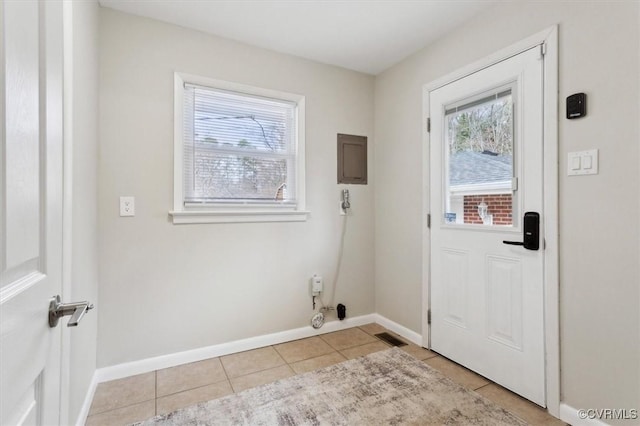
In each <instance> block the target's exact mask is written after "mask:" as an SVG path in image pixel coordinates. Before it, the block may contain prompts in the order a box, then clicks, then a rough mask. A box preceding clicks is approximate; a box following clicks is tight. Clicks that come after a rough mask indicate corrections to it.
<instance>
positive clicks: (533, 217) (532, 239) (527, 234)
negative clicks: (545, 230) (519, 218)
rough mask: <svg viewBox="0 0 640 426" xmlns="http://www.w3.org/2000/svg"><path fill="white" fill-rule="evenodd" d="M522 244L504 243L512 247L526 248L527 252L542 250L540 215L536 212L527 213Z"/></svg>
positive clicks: (516, 242)
mask: <svg viewBox="0 0 640 426" xmlns="http://www.w3.org/2000/svg"><path fill="white" fill-rule="evenodd" d="M522 234H523V235H522V242H520V241H503V243H504V244H509V245H512V246H524V248H526V249H527V250H539V249H540V214H539V213H536V212H526V213H525V214H524V221H523V225H522Z"/></svg>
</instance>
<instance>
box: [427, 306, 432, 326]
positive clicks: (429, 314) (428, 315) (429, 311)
mask: <svg viewBox="0 0 640 426" xmlns="http://www.w3.org/2000/svg"><path fill="white" fill-rule="evenodd" d="M427 324H431V309H429V310H428V311H427Z"/></svg>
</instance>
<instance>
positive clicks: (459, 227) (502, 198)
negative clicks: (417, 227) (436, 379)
mask: <svg viewBox="0 0 640 426" xmlns="http://www.w3.org/2000/svg"><path fill="white" fill-rule="evenodd" d="M543 61H544V55H543V54H542V49H541V46H537V47H536V48H532V49H529V50H527V51H525V52H523V53H520V54H518V55H516V56H513V57H511V58H509V59H506V60H504V61H502V62H499V63H497V64H495V65H492V66H490V67H488V68H485V69H482V70H480V71H478V72H475V73H473V74H470V75H468V76H467V77H464V78H462V79H459V80H456V81H454V82H452V83H450V84H447V85H446V86H443V87H440V88H438V89H435V90H433V91H431V92H430V93H429V110H430V114H431V134H430V158H431V160H430V163H431V169H430V182H431V184H430V188H431V191H430V204H431V213H432V218H433V219H432V226H431V251H430V253H431V255H430V256H431V263H430V265H431V281H430V282H431V284H430V304H431V330H430V333H431V334H430V338H431V347H432V349H433V350H435V351H436V352H439V353H441V354H442V355H444V356H446V357H448V358H450V359H452V360H454V361H456V362H458V363H460V364H462V365H464V366H466V367H468V368H470V369H471V370H474V371H476V372H478V373H480V374H482V375H483V376H486V377H488V378H489V379H491V380H493V381H495V382H497V383H499V384H501V385H502V386H504V387H506V388H508V389H511V390H512V391H514V392H516V393H518V394H520V395H522V396H524V397H525V398H527V399H529V400H531V401H533V402H535V403H537V404H539V405H542V406H544V405H545V403H546V401H545V364H544V362H545V358H544V354H545V351H544V309H543V303H544V294H543V284H544V256H543V250H544V242H543V241H542V238H541V237H539V238H538V239H537V241H538V242H539V244H540V247H539V249H538V250H530V249H527V248H525V247H523V246H518V245H508V244H505V243H504V241H507V242H509V241H516V242H518V241H523V216H524V214H525V213H526V212H536V213H539V214H542V212H543V176H544V174H543ZM543 226H544V218H541V219H540V235H544V233H543Z"/></svg>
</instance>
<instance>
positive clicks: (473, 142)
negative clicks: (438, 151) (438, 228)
mask: <svg viewBox="0 0 640 426" xmlns="http://www.w3.org/2000/svg"><path fill="white" fill-rule="evenodd" d="M513 90H514V89H513V88H512V87H508V88H505V87H502V88H500V89H498V90H494V91H492V92H489V93H484V94H482V95H480V96H475V97H473V98H469V99H466V100H463V101H461V102H457V103H455V104H452V105H449V106H447V108H446V109H445V126H446V133H445V143H446V144H447V145H448V146H447V149H446V150H445V153H446V154H445V155H446V158H445V164H446V167H445V173H446V174H447V176H446V180H445V182H446V190H445V191H444V194H445V200H444V204H445V210H444V211H445V215H444V216H445V217H444V222H445V223H447V224H475V225H489V226H491V225H496V226H512V225H513V214H514V211H513V206H514V196H515V192H514V187H515V185H514V181H515V180H514V176H515V175H514V167H513V158H514V155H513V154H514V139H513V135H514V131H513V129H514V127H513V121H514V120H513V95H514V94H513Z"/></svg>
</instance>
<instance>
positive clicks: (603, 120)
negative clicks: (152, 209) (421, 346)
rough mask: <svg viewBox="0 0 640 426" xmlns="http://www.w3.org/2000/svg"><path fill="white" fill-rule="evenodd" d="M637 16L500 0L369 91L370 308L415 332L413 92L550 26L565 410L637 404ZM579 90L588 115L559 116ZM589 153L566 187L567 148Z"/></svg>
mask: <svg viewBox="0 0 640 426" xmlns="http://www.w3.org/2000/svg"><path fill="white" fill-rule="evenodd" d="M638 16H639V14H638V3H637V2H623V3H620V2H615V3H608V4H604V3H595V2H594V3H587V2H580V3H578V2H503V3H500V4H499V5H498V6H496V7H494V8H493V9H490V10H489V11H487V12H486V13H483V14H481V15H479V16H477V17H476V18H474V19H472V20H471V21H469V22H467V24H466V25H464V26H463V27H462V28H460V29H458V30H457V31H455V32H454V33H452V34H451V35H449V36H447V37H445V38H443V39H441V40H439V41H438V42H436V43H434V44H432V45H430V46H429V47H427V48H425V49H424V50H422V51H420V52H419V53H417V54H415V55H413V56H412V57H410V58H408V59H406V60H405V61H403V62H401V63H400V64H398V65H396V66H394V67H392V68H391V69H389V70H387V71H385V72H384V73H382V74H381V75H379V76H378V77H377V78H376V84H375V96H376V111H375V132H376V187H375V194H376V197H375V211H376V267H375V277H376V311H377V312H378V313H379V314H381V315H384V316H386V317H387V318H390V319H391V320H394V321H397V322H399V323H400V324H402V325H404V326H406V327H408V328H410V329H412V330H415V331H417V332H420V331H421V312H422V307H421V302H420V301H421V281H422V272H421V268H420V265H421V263H422V259H421V256H422V249H421V242H422V236H421V232H420V229H421V224H422V201H423V200H422V187H421V173H422V171H423V165H422V164H421V158H422V154H421V152H422V151H421V150H422V146H421V140H422V139H421V138H422V134H421V130H422V126H423V124H424V120H423V118H422V117H421V110H422V90H421V89H422V86H423V84H426V83H429V82H430V81H432V80H435V79H437V78H439V77H442V76H444V75H446V74H447V73H450V72H452V71H455V70H456V69H457V68H459V67H462V66H464V65H466V64H468V63H471V62H473V61H475V60H478V59H480V58H482V57H484V56H487V55H489V54H491V53H493V52H495V51H497V50H499V49H501V48H503V47H506V46H508V45H510V44H512V43H515V42H517V41H518V40H521V39H523V38H525V37H527V36H529V35H532V34H534V33H536V32H538V31H541V30H543V29H545V28H546V27H549V26H551V25H553V24H559V38H560V47H559V49H560V76H559V77H560V80H559V90H560V94H559V98H560V117H559V126H560V130H559V136H560V138H559V143H560V146H559V158H560V165H559V167H560V168H559V173H560V188H559V190H560V203H559V206H560V223H559V227H560V269H561V271H560V274H561V276H560V295H561V306H560V318H561V345H562V349H561V368H562V372H561V386H562V399H563V401H564V402H565V403H567V404H569V405H571V406H573V407H575V408H596V407H597V408H633V407H635V408H637V407H638V401H640V383H639V382H638V377H639V374H640V372H639V370H640V340H639V336H640V330H639V326H640V320H639V312H640V311H639V307H638V296H639V282H640V273H639V269H638V268H639V263H638V259H639V249H638V241H639V239H640V235H639V225H640V224H639V223H638V221H637V219H635V220H628V219H630V218H638V217H639V214H640V209H639V205H638V189H639V188H638V187H639V174H638V158H639V157H638V155H639V150H638V145H639V143H638V141H639V137H640V134H639V127H638V120H637V117H638V112H639V111H638V109H639V105H638V100H639V98H640V91H639V81H638V74H639V73H640V64H639V55H638V51H639V50H638V48H639V47H638V43H639V39H640V34H639V27H640V25H639V20H638ZM581 91H584V92H586V93H587V96H588V116H587V117H586V118H583V119H580V120H573V121H568V120H566V119H564V106H565V103H564V99H565V98H566V96H568V95H570V94H572V93H575V92H581ZM592 148H597V149H599V150H600V173H599V174H598V175H597V176H583V177H567V173H566V172H567V170H566V157H567V152H570V151H576V150H585V149H592ZM398 188H402V190H398ZM625 218H626V219H625ZM399 248H402V249H401V250H400V249H399Z"/></svg>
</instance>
